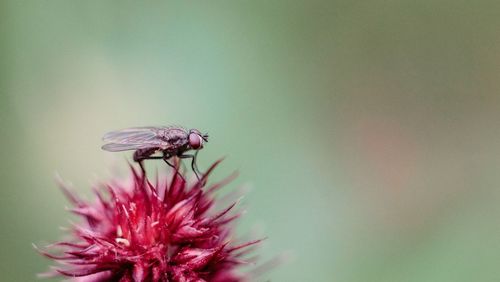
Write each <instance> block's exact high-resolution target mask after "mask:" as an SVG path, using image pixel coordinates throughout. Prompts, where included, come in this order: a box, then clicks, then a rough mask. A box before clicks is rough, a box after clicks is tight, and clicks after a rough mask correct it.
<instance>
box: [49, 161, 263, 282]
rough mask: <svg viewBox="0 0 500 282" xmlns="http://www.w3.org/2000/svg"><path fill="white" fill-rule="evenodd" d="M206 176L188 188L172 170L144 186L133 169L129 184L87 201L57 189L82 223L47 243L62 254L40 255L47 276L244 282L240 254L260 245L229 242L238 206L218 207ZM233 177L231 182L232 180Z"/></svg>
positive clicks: (213, 187) (144, 180)
mask: <svg viewBox="0 0 500 282" xmlns="http://www.w3.org/2000/svg"><path fill="white" fill-rule="evenodd" d="M219 163H220V161H218V162H216V163H214V164H213V165H212V166H211V167H210V168H209V170H208V171H207V173H206V174H205V176H204V177H203V178H202V179H200V180H199V181H196V182H194V183H192V184H189V183H188V182H187V181H186V180H185V178H184V177H183V176H182V175H181V173H180V172H179V171H178V170H176V171H172V173H170V174H169V175H167V176H166V177H164V178H160V179H158V178H157V180H156V182H155V183H152V182H150V181H149V180H148V179H147V178H146V177H144V175H143V174H142V173H138V172H137V171H136V170H135V169H134V168H133V167H131V172H132V173H131V174H132V177H131V178H132V179H131V181H128V182H125V183H119V182H117V181H114V182H111V183H108V184H105V185H103V187H102V188H98V189H95V190H94V192H95V194H96V200H95V201H94V202H92V203H89V202H87V201H83V200H82V199H80V198H78V197H76V196H75V195H74V194H73V193H71V192H70V191H69V190H68V189H67V188H65V187H64V186H63V190H64V192H65V194H66V195H67V197H68V199H69V200H70V202H71V203H72V204H73V205H74V208H72V212H73V213H75V214H77V215H78V216H80V217H81V218H83V222H82V223H80V224H78V225H73V226H72V229H71V231H72V232H71V239H69V240H68V241H64V242H59V243H56V244H53V245H51V248H58V249H59V253H60V254H54V253H53V252H48V251H40V252H41V253H42V254H44V255H45V256H47V257H49V258H51V259H53V260H55V261H57V262H59V264H60V265H59V266H57V267H54V269H53V271H52V272H50V273H49V275H63V276H68V277H73V279H74V280H75V281H123V282H125V281H186V282H187V281H199V282H201V281H215V282H217V281H224V282H226V281H243V280H245V276H244V275H242V274H238V273H237V272H236V270H237V268H238V266H240V265H241V264H243V263H245V261H244V258H243V256H244V255H245V254H246V253H247V251H249V250H250V248H247V247H248V246H250V245H253V244H256V243H257V242H259V240H256V241H250V242H244V243H239V244H238V243H235V242H233V240H232V232H233V230H232V228H231V226H230V225H229V223H230V222H232V221H233V220H234V219H236V218H237V217H238V215H239V214H238V213H234V212H232V209H233V207H234V206H235V204H236V203H231V204H229V206H227V207H223V208H221V207H218V205H217V204H216V199H215V197H214V192H215V191H216V190H217V189H219V188H220V187H221V186H223V185H224V184H225V183H226V182H227V180H230V179H229V178H228V179H227V180H226V181H222V182H219V183H216V184H213V185H208V186H206V187H205V185H204V183H205V182H206V180H207V176H208V175H209V174H210V172H211V171H212V170H213V169H214V168H215V167H216V166H217V164H219ZM230 178H231V177H230Z"/></svg>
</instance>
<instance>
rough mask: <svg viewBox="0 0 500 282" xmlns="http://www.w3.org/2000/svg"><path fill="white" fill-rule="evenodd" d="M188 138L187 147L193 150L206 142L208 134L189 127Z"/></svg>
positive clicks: (201, 146)
mask: <svg viewBox="0 0 500 282" xmlns="http://www.w3.org/2000/svg"><path fill="white" fill-rule="evenodd" d="M188 140H189V147H191V148H192V149H193V150H199V149H201V148H203V144H204V143H205V142H208V135H207V134H202V133H201V132H200V131H198V130H197V129H191V130H189V136H188Z"/></svg>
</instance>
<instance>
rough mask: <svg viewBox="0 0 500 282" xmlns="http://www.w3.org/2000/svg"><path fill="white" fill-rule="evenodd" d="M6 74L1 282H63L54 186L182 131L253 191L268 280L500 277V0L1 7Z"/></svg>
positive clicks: (248, 225) (203, 162)
mask: <svg viewBox="0 0 500 282" xmlns="http://www.w3.org/2000/svg"><path fill="white" fill-rule="evenodd" d="M0 62H1V63H0V130H1V140H0V147H1V149H0V152H1V155H0V156H1V159H2V162H1V164H0V178H1V182H2V184H1V186H2V187H1V189H0V221H1V222H0V223H1V225H0V248H1V249H0V281H34V280H36V278H35V274H36V273H38V272H41V271H44V270H46V269H47V267H48V265H49V263H50V262H49V261H48V260H45V259H44V258H42V257H40V256H38V255H37V254H36V252H35V251H34V250H33V248H32V246H31V243H32V242H33V243H37V244H40V245H43V244H44V243H45V242H53V241H56V240H57V239H58V238H60V237H61V236H62V233H61V231H60V230H59V229H58V227H59V226H67V221H68V219H69V214H68V213H67V212H66V211H65V210H64V208H65V206H66V205H67V202H66V201H65V199H64V198H63V196H62V194H61V192H60V191H59V190H58V189H57V187H56V185H55V182H54V174H55V172H56V171H57V172H58V173H59V174H61V175H62V177H63V178H64V179H67V180H71V181H72V182H73V183H74V184H75V186H76V187H78V191H79V192H81V193H83V194H86V193H87V194H88V190H89V187H90V184H91V183H94V182H95V181H97V180H99V179H108V178H109V177H110V175H111V172H110V171H112V169H113V167H114V166H118V167H123V166H124V163H125V162H124V159H125V156H127V157H129V155H127V154H111V153H107V152H103V151H101V149H100V146H101V145H102V143H101V140H100V137H101V136H102V134H103V133H104V132H106V131H108V130H113V129H119V128H123V127H128V126H140V125H168V124H180V125H184V126H186V127H195V128H199V129H201V130H202V131H208V132H209V134H210V136H211V139H210V143H209V144H208V146H206V148H205V149H204V150H203V152H202V154H200V166H201V167H205V168H206V167H207V166H208V165H209V164H210V162H212V161H213V160H215V159H216V158H218V157H220V156H225V155H226V156H228V158H227V159H226V161H225V162H224V163H223V165H222V167H221V169H220V170H219V172H218V174H216V178H222V177H223V176H225V175H226V174H227V173H230V172H231V171H232V170H234V169H238V170H239V171H240V172H241V175H240V177H239V179H238V180H237V181H236V183H234V184H232V186H231V187H233V188H235V187H238V186H240V185H246V186H248V187H250V188H251V189H250V192H249V194H248V195H247V197H246V198H245V201H244V205H245V206H246V207H247V210H248V213H247V214H246V216H245V217H244V218H243V219H242V220H241V224H240V232H241V233H245V232H246V231H249V230H258V232H260V233H261V234H266V235H267V236H268V237H269V239H268V240H267V241H266V243H265V244H264V246H263V248H262V249H261V254H262V257H263V260H266V259H269V258H272V257H273V256H275V255H280V254H283V253H286V254H291V255H289V256H290V257H291V259H290V260H289V261H288V262H287V263H286V264H284V265H282V266H281V267H279V268H277V269H275V270H274V271H272V272H270V273H268V274H267V275H266V276H265V277H263V278H262V279H263V280H264V279H271V281H342V282H344V281H348V282H350V281H353V282H356V281H361V282H364V281H370V282H372V281H380V282H389V281H415V282H420V281H436V282H446V281H453V282H456V281H464V282H465V281H467V282H469V281H500V205H499V203H500V189H499V186H500V93H499V90H500V1H460V0H458V1H457V0H455V1H444V0H443V1H435V0H432V1H431V0H422V1H402V0H401V1H323V2H321V1H300V2H298V1H199V2H198V1H178V2H166V1H146V2H136V1H3V0H2V1H0ZM158 165H160V164H159V163H158ZM150 166H153V165H150Z"/></svg>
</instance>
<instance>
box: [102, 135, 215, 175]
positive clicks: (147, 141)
mask: <svg viewBox="0 0 500 282" xmlns="http://www.w3.org/2000/svg"><path fill="white" fill-rule="evenodd" d="M102 139H103V141H104V142H106V144H105V145H104V146H102V149H103V150H106V151H109V152H120V151H129V150H135V152H134V157H133V158H134V161H136V162H138V163H139V165H140V166H141V169H142V171H143V172H144V166H143V161H144V160H151V159H162V160H163V161H165V162H166V163H167V164H168V165H169V166H171V167H173V168H174V165H173V164H172V163H170V161H169V160H170V159H171V158H172V157H178V158H180V159H191V168H192V169H193V172H194V173H195V174H196V177H197V178H198V179H200V177H199V174H200V172H199V170H198V166H197V164H196V156H197V154H198V151H199V150H200V149H202V148H203V145H204V143H205V142H208V135H207V134H202V133H201V132H200V131H198V130H197V129H190V130H187V129H185V128H182V127H177V126H160V127H154V126H151V127H131V128H126V129H122V130H117V131H112V132H109V133H106V134H105V135H104V136H103V138H102ZM190 150H194V151H195V153H194V154H186V152H188V151H190ZM158 152H159V153H161V154H162V155H161V156H154V154H156V153H158Z"/></svg>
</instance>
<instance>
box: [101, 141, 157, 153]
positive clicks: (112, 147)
mask: <svg viewBox="0 0 500 282" xmlns="http://www.w3.org/2000/svg"><path fill="white" fill-rule="evenodd" d="M151 147H152V146H151V145H149V144H118V143H108V144H105V145H104V146H102V147H101V148H102V149H103V150H105V151H109V152H120V151H128V150H138V149H146V148H151Z"/></svg>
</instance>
